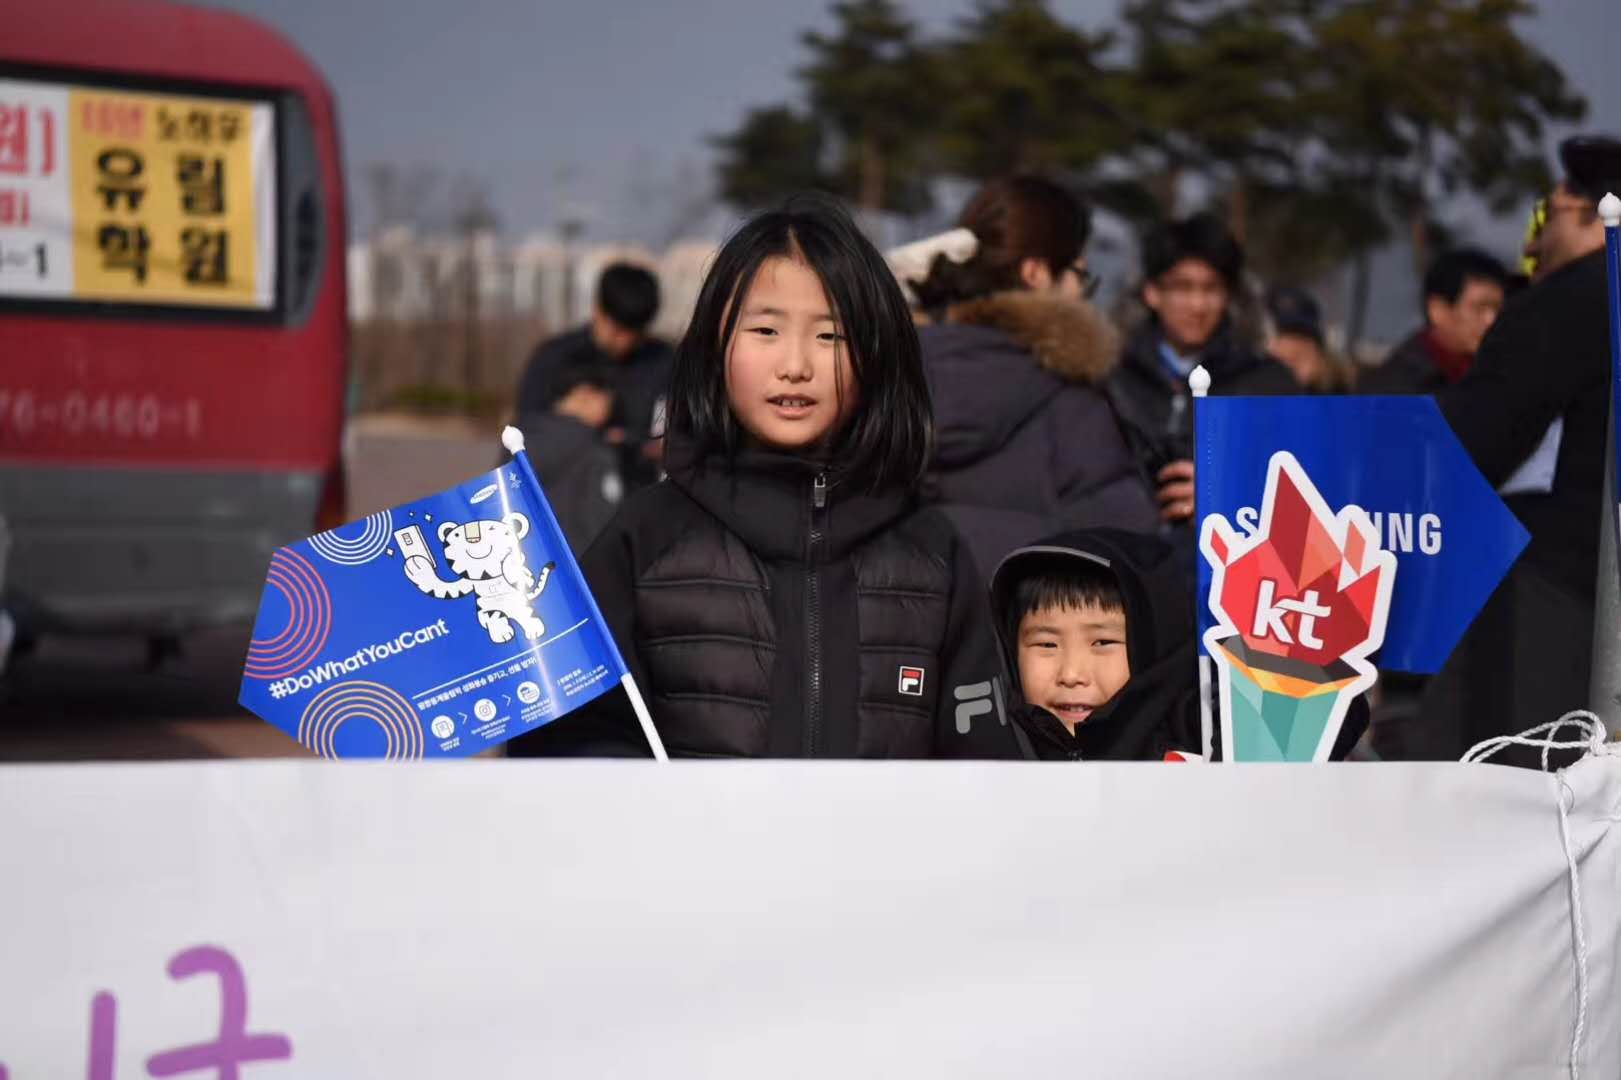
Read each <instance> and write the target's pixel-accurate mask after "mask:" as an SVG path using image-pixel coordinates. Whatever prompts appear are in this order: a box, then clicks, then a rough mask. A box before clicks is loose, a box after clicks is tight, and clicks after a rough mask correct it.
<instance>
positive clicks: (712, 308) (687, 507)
mask: <svg viewBox="0 0 1621 1080" xmlns="http://www.w3.org/2000/svg"><path fill="white" fill-rule="evenodd" d="M929 438H930V421H929V400H928V392H927V385H926V383H925V381H924V378H923V371H922V363H921V359H920V356H919V350H918V344H917V335H916V331H915V329H914V327H913V325H912V320H911V316H910V313H909V312H908V310H907V307H906V301H905V298H904V297H903V296H902V295H901V292H900V287H899V285H898V284H897V283H896V281H895V279H894V277H893V275H891V274H890V272H889V271H888V269H887V267H886V266H885V265H884V263H883V261H882V259H881V258H880V257H879V255H878V253H877V251H875V250H874V249H873V248H872V246H871V244H870V243H868V241H867V240H866V239H865V237H863V236H862V235H861V233H860V231H859V230H858V229H857V228H856V227H855V225H854V223H853V222H851V220H850V219H849V217H848V216H847V215H846V214H845V213H844V211H843V210H841V209H840V208H839V207H838V206H837V204H835V203H832V202H831V201H829V200H825V199H822V198H819V197H810V196H803V197H799V198H796V199H793V200H790V201H789V202H788V203H787V204H786V205H785V206H784V208H783V209H781V210H777V211H773V212H769V213H766V214H762V215H760V216H759V217H757V218H755V219H754V220H753V221H751V222H750V223H749V224H747V225H745V226H744V227H743V228H742V229H741V230H740V231H739V232H738V233H737V234H736V235H735V236H734V237H733V238H732V239H731V240H729V241H728V242H727V244H726V245H725V247H724V248H722V250H721V252H720V254H719V255H718V256H717V257H716V261H715V264H714V268H713V269H712V270H711V271H710V273H709V275H708V277H707V279H706V280H705V282H704V285H703V288H702V291H701V293H700V295H699V298H698V303H697V307H696V310H695V312H694V315H693V320H692V324H691V326H690V328H689V329H688V331H687V335H686V337H685V339H684V340H683V341H682V343H681V347H680V350H679V352H678V355H677V359H676V367H675V374H674V379H673V381H672V384H671V407H670V436H669V448H668V453H667V455H666V461H667V468H668V474H669V475H668V479H667V480H665V481H664V482H661V483H658V484H655V485H653V486H652V487H650V488H647V489H644V490H643V491H641V492H639V493H637V494H636V495H632V496H630V497H629V498H628V499H627V500H626V503H625V506H624V507H623V509H622V510H621V511H620V513H619V515H618V516H617V517H616V518H615V520H614V521H613V523H612V524H611V525H610V526H609V527H608V529H607V530H606V531H605V532H604V533H603V534H602V535H601V536H600V537H599V538H598V539H597V541H596V543H595V544H593V545H592V547H591V549H590V551H588V552H587V553H586V556H585V558H584V560H583V562H582V569H583V570H584V572H585V576H586V579H587V582H588V583H589V585H590V587H591V591H592V593H593V594H594V595H595V597H596V600H597V603H598V606H599V607H600V608H601V609H602V612H603V615H604V617H605V618H606V620H607V622H608V624H609V627H610V629H611V630H612V632H613V634H614V638H615V640H616V641H617V642H618V643H619V646H620V650H621V652H622V653H623V654H624V657H625V660H626V662H627V664H628V665H629V667H630V669H631V672H632V674H633V675H634V676H635V678H636V681H637V684H638V685H639V687H640V688H641V690H642V692H643V695H644V696H645V698H646V699H647V702H648V705H649V707H650V709H651V713H652V718H653V721H654V724H655V726H656V727H657V728H658V730H659V732H660V735H661V737H662V739H663V741H664V743H665V745H666V747H667V749H668V750H669V752H670V754H671V755H672V756H685V757H846V758H848V757H878V758H928V757H959V758H961V757H968V758H974V757H984V758H996V757H1017V756H1018V749H1017V745H1016V743H1015V741H1014V738H1013V734H1012V729H1011V727H1010V725H1009V721H1008V719H1007V716H1006V712H1005V709H1004V708H1003V702H1004V700H1005V698H1004V695H1003V692H1002V689H1001V683H1000V672H1001V665H1000V661H999V657H998V654H997V651H996V644H995V634H994V632H993V631H992V629H991V628H990V626H989V624H988V620H987V619H986V618H985V617H984V604H985V600H984V593H983V591H982V590H983V587H982V585H981V584H980V582H981V580H982V579H981V578H980V577H979V575H978V574H977V573H976V572H975V570H974V567H973V562H972V559H971V557H970V556H969V553H968V551H967V549H966V548H965V547H964V546H963V545H962V543H961V541H960V540H959V539H958V538H957V536H956V533H955V532H954V531H953V530H952V529H951V528H950V526H949V524H948V523H947V522H945V520H944V519H943V518H942V517H941V516H940V515H939V513H938V512H937V511H932V510H919V509H918V506H917V496H916V488H917V484H918V482H919V480H920V479H921V477H922V475H923V472H924V469H925V467H926V465H927V462H928V446H929ZM514 752H515V753H516V754H518V755H525V754H530V753H536V754H614V753H621V754H625V753H642V754H645V753H646V746H645V743H643V741H642V737H641V735H640V734H639V732H638V728H637V724H636V722H635V720H634V719H633V715H632V713H631V712H630V709H629V708H628V704H627V702H626V701H625V699H624V696H623V695H622V694H610V695H605V696H603V697H601V698H598V699H597V701H595V702H593V703H592V704H591V705H589V706H587V707H586V708H584V709H581V710H580V711H579V712H578V713H575V714H571V715H569V716H565V717H563V718H561V719H559V720H557V721H554V722H553V723H551V724H548V725H547V726H545V727H543V728H540V729H538V730H537V731H535V732H533V733H532V734H530V735H527V736H524V737H523V738H520V739H518V740H515V741H514Z"/></svg>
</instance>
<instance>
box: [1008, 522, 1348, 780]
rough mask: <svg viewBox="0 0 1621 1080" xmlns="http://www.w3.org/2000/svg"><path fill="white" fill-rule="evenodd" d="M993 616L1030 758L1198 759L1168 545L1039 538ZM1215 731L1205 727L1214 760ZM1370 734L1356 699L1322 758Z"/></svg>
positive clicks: (1187, 626) (1184, 613) (1129, 538)
mask: <svg viewBox="0 0 1621 1080" xmlns="http://www.w3.org/2000/svg"><path fill="white" fill-rule="evenodd" d="M991 610H992V614H993V618H994V621H995V623H996V628H997V632H998V634H999V636H1000V638H1001V643H1002V650H1003V655H1004V658H1005V662H1006V664H1007V666H1008V669H1009V671H1010V672H1011V673H1012V676H1013V678H1014V686H1013V691H1014V693H1013V701H1014V705H1013V717H1014V725H1015V730H1016V734H1017V735H1018V738H1019V743H1020V747H1021V749H1023V750H1024V752H1025V755H1026V756H1027V757H1031V758H1036V759H1038V760H1042V761H1161V760H1163V759H1164V758H1165V756H1166V755H1167V754H1168V753H1170V752H1172V751H1176V752H1180V753H1183V754H1190V755H1202V754H1203V752H1204V751H1203V738H1204V735H1203V727H1202V723H1201V718H1200V711H1199V678H1198V670H1199V669H1198V648H1197V642H1196V639H1195V636H1194V620H1193V612H1194V609H1193V604H1192V602H1191V598H1190V597H1189V595H1188V590H1187V581H1186V571H1185V570H1184V569H1183V568H1182V567H1181V565H1180V564H1179V562H1178V558H1177V551H1176V549H1175V548H1174V547H1173V546H1172V545H1171V544H1170V543H1168V542H1167V541H1165V540H1163V539H1161V538H1159V537H1154V536H1145V535H1142V534H1140V533H1129V532H1123V531H1121V530H1118V529H1082V530H1078V531H1075V532H1069V533H1061V534H1059V535H1057V536H1053V537H1050V538H1047V539H1044V540H1042V541H1041V542H1039V543H1037V544H1033V545H1031V546H1029V547H1026V548H1021V549H1020V550H1018V551H1015V552H1014V553H1013V554H1011V555H1009V556H1008V557H1007V558H1006V559H1005V560H1004V561H1003V562H1002V565H1001V566H999V567H997V569H996V572H995V574H994V575H993V577H992V579H991ZM1220 726H1221V725H1220V722H1219V720H1215V719H1214V718H1213V722H1212V727H1213V729H1214V730H1213V731H1212V741H1213V743H1215V745H1214V746H1212V748H1211V749H1212V751H1213V755H1212V756H1213V757H1214V758H1216V759H1219V758H1220V757H1221V747H1220ZM1367 726H1368V708H1367V704H1366V703H1365V702H1364V701H1362V700H1361V699H1358V701H1357V702H1355V703H1353V705H1352V708H1351V711H1350V712H1349V713H1348V714H1347V718H1346V722H1345V725H1344V726H1343V727H1342V728H1341V729H1340V734H1339V737H1338V739H1337V740H1336V742H1335V745H1334V750H1333V752H1332V753H1331V755H1330V756H1331V757H1332V758H1333V759H1335V760H1340V759H1343V758H1344V757H1345V756H1346V755H1347V754H1348V753H1350V751H1351V749H1352V747H1354V746H1355V745H1356V743H1357V740H1358V739H1359V738H1360V737H1361V735H1362V733H1363V732H1364V731H1365V730H1366V729H1367Z"/></svg>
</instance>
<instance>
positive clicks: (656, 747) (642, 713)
mask: <svg viewBox="0 0 1621 1080" xmlns="http://www.w3.org/2000/svg"><path fill="white" fill-rule="evenodd" d="M501 445H502V446H504V447H506V448H507V452H508V453H509V454H511V455H512V460H513V461H515V462H517V463H518V468H519V469H521V470H522V471H523V474H524V476H525V478H526V479H528V481H529V482H530V483H531V484H533V485H535V493H536V494H537V495H538V496H539V497H540V505H541V507H542V509H544V510H545V512H546V517H547V518H548V519H549V520H550V522H551V526H552V533H553V535H556V536H562V535H563V530H562V527H561V526H559V525H558V524H557V515H556V514H553V513H552V508H551V504H550V503H548V502H547V501H546V493H545V491H544V490H543V489H542V488H541V486H540V477H538V476H536V475H535V467H534V466H533V465H531V464H530V463H529V458H528V457H527V456H526V455H525V454H524V453H523V449H524V445H523V432H521V431H519V430H518V429H517V428H515V427H513V426H511V425H510V424H509V425H507V426H506V427H505V428H503V429H502V430H501ZM569 561H570V562H571V563H572V562H573V553H572V552H571V553H570V555H569ZM575 568H576V570H578V564H575ZM580 584H581V586H582V588H581V590H580V591H581V592H582V593H583V594H584V595H585V601H586V603H588V604H590V605H591V617H592V618H594V619H595V620H596V621H597V625H598V626H600V627H602V637H603V640H605V641H606V642H607V643H608V648H610V649H612V650H613V654H614V660H615V661H617V662H618V664H619V669H620V670H621V671H623V672H624V674H623V675H622V676H620V678H619V685H620V686H623V687H624V688H625V693H626V694H627V695H628V696H629V697H630V707H631V709H632V710H634V711H635V713H636V720H637V722H638V723H640V724H641V725H642V735H643V737H645V738H646V739H647V745H648V746H649V747H651V748H652V750H653V757H654V758H655V759H656V760H658V761H669V760H670V756H669V755H668V754H666V753H665V752H664V740H663V739H661V738H659V733H658V729H657V728H655V727H654V726H653V716H652V714H651V713H649V712H648V711H647V702H646V701H644V700H643V699H642V691H641V688H640V687H638V686H637V685H636V677H635V676H634V675H632V674H631V673H630V665H629V664H626V663H625V658H624V656H623V655H622V654H621V653H620V651H619V643H618V642H617V641H615V640H614V637H613V631H612V630H611V629H610V628H609V626H608V621H607V620H606V619H604V618H603V617H602V610H601V609H600V608H598V607H597V598H596V597H594V596H592V595H591V587H590V586H589V585H587V584H586V583H585V582H584V580H583V575H582V580H581V582H580Z"/></svg>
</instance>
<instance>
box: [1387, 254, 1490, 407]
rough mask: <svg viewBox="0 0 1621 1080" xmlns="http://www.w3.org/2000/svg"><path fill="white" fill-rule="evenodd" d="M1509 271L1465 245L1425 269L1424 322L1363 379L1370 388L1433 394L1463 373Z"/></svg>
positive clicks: (1476, 346)
mask: <svg viewBox="0 0 1621 1080" xmlns="http://www.w3.org/2000/svg"><path fill="white" fill-rule="evenodd" d="M1507 280H1508V272H1507V271H1506V270H1505V269H1504V267H1503V264H1502V263H1500V262H1498V261H1497V260H1496V259H1494V258H1492V257H1491V256H1490V255H1487V254H1486V253H1485V252H1483V251H1477V250H1475V249H1473V248H1460V249H1458V250H1456V251H1448V252H1446V253H1445V254H1443V255H1441V256H1439V257H1438V258H1436V260H1435V261H1434V262H1432V263H1431V264H1430V268H1429V270H1428V271H1426V272H1425V274H1424V327H1423V329H1421V330H1418V331H1416V332H1414V333H1413V335H1412V336H1411V337H1409V338H1408V339H1407V340H1406V341H1403V342H1402V343H1401V344H1400V345H1397V346H1396V347H1395V348H1394V349H1393V350H1391V353H1390V356H1389V357H1388V358H1387V359H1386V360H1385V362H1384V363H1383V364H1380V365H1379V366H1378V367H1375V368H1369V369H1368V370H1367V371H1366V372H1364V373H1363V375H1362V378H1361V380H1360V389H1361V392H1362V393H1365V394H1433V393H1435V392H1436V391H1438V390H1440V389H1442V388H1443V387H1446V386H1451V385H1452V384H1453V383H1456V382H1457V381H1458V380H1460V379H1462V378H1463V377H1464V375H1465V374H1467V373H1468V371H1469V366H1470V364H1472V363H1473V362H1474V359H1475V352H1476V350H1478V349H1479V348H1480V343H1481V341H1482V340H1483V339H1484V338H1485V336H1486V331H1487V330H1489V329H1491V325H1492V323H1493V322H1494V321H1495V320H1496V319H1497V313H1498V312H1499V311H1501V310H1502V308H1503V298H1504V291H1505V287H1506V284H1507Z"/></svg>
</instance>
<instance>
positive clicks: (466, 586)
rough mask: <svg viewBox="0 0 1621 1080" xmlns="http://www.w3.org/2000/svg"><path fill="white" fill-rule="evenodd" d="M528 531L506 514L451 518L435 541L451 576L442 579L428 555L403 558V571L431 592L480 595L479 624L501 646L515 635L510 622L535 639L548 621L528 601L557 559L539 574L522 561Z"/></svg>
mask: <svg viewBox="0 0 1621 1080" xmlns="http://www.w3.org/2000/svg"><path fill="white" fill-rule="evenodd" d="M528 535H529V519H528V518H526V517H524V516H523V515H522V514H508V515H507V516H506V517H505V518H504V519H502V520H500V521H469V522H467V523H466V524H465V525H462V524H458V523H456V522H454V521H446V522H442V523H441V524H440V526H439V543H440V544H442V545H443V546H444V549H445V561H446V562H447V563H449V565H450V569H451V572H452V573H454V574H455V575H456V580H455V581H442V580H440V577H439V574H438V572H437V571H436V570H435V569H434V565H433V563H432V561H431V560H429V559H427V558H425V557H424V556H422V555H412V556H409V557H408V558H407V559H406V560H405V576H406V577H408V578H410V579H411V583H412V584H413V585H415V586H416V587H417V588H419V589H421V590H422V591H423V592H425V593H427V594H428V595H429V596H435V597H438V598H439V599H441V600H454V599H457V598H458V597H462V596H467V595H468V594H469V593H477V594H478V624H479V625H480V626H482V627H484V629H485V630H486V631H488V632H489V635H490V640H491V641H493V642H495V643H496V644H497V645H504V644H505V643H507V642H509V641H511V640H512V639H513V638H514V637H516V636H517V630H515V629H514V628H513V623H517V624H518V626H520V627H522V628H523V633H524V637H526V638H528V639H529V640H530V641H534V640H535V639H536V638H538V637H540V636H541V635H542V634H544V633H545V632H546V624H545V623H543V622H541V621H540V618H539V617H538V616H537V615H536V614H535V609H534V606H533V604H531V601H532V600H534V599H535V597H537V596H539V595H540V594H541V591H542V590H544V589H545V588H546V582H547V581H548V580H549V579H550V578H551V576H552V569H553V567H555V566H556V563H547V564H546V565H545V566H543V567H541V570H540V578H539V580H536V578H535V575H534V574H532V573H530V572H529V567H528V566H526V565H525V564H524V560H523V549H522V548H521V547H519V546H518V541H520V540H522V539H523V538H524V537H525V536H528Z"/></svg>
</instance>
